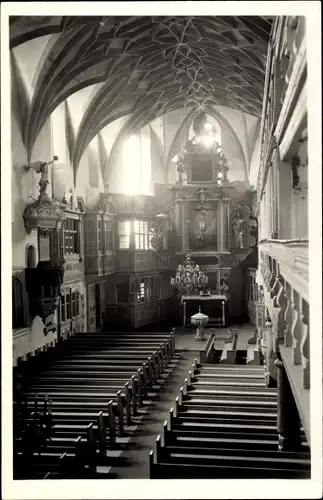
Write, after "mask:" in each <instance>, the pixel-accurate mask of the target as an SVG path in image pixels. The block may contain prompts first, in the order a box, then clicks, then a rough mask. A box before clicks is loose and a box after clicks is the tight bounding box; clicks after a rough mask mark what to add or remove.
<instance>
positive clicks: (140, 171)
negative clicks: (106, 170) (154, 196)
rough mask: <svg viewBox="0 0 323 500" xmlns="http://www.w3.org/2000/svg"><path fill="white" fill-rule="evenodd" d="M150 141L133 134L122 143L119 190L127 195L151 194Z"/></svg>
mask: <svg viewBox="0 0 323 500" xmlns="http://www.w3.org/2000/svg"><path fill="white" fill-rule="evenodd" d="M150 182H151V157H150V142H149V139H148V138H147V137H141V138H140V136H137V135H134V136H131V137H129V139H128V140H127V141H126V142H125V143H124V146H123V152H122V173H121V186H122V187H121V192H123V193H125V194H129V195H134V194H151V192H150V191H151V188H150Z"/></svg>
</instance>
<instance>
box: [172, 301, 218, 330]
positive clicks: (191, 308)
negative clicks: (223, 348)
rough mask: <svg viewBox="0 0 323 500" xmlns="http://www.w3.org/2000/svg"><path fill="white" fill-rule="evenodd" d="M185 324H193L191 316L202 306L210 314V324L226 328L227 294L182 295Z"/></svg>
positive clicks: (202, 309)
mask: <svg viewBox="0 0 323 500" xmlns="http://www.w3.org/2000/svg"><path fill="white" fill-rule="evenodd" d="M181 303H182V313H183V325H184V326H192V323H191V316H193V315H194V314H195V313H196V311H198V310H199V307H200V308H201V312H202V313H203V314H206V315H207V316H209V321H208V326H213V327H214V326H219V327H222V328H225V327H226V325H227V297H226V295H212V294H210V295H182V299H181Z"/></svg>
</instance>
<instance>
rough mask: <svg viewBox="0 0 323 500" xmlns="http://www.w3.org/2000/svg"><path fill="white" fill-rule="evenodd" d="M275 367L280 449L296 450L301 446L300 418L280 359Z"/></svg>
mask: <svg viewBox="0 0 323 500" xmlns="http://www.w3.org/2000/svg"><path fill="white" fill-rule="evenodd" d="M275 365H276V368H277V431H278V439H279V444H278V449H279V450H280V451H297V450H299V449H300V447H301V434H300V419H299V415H298V411H297V407H296V403H295V400H294V396H293V393H292V390H291V387H290V384H289V381H288V377H287V374H286V370H285V367H284V364H283V362H282V361H281V359H279V358H277V359H276V361H275Z"/></svg>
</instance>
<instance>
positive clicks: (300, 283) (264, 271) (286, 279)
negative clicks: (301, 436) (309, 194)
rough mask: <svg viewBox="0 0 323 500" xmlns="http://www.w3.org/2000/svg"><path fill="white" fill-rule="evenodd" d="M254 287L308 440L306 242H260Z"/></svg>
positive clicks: (308, 353) (308, 369)
mask: <svg viewBox="0 0 323 500" xmlns="http://www.w3.org/2000/svg"><path fill="white" fill-rule="evenodd" d="M257 283H258V285H259V286H261V287H263V295H264V302H265V305H266V308H267V310H268V312H269V315H270V319H271V321H272V332H273V335H274V336H275V337H276V338H277V340H278V344H279V349H280V353H281V356H282V359H283V361H284V365H285V369H286V372H287V374H288V377H289V380H290V385H291V388H292V390H293V393H294V397H295V401H296V404H297V406H298V410H299V414H300V417H301V419H302V422H303V426H304V429H305V432H306V434H307V438H308V439H309V436H310V414H309V405H310V403H309V390H308V389H309V388H310V347H309V343H310V336H309V335H310V331H309V304H308V240H301V239H300V240H262V241H260V242H259V267H258V272H257Z"/></svg>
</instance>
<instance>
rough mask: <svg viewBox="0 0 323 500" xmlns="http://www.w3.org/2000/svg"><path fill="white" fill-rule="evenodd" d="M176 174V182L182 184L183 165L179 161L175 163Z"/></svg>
mask: <svg viewBox="0 0 323 500" xmlns="http://www.w3.org/2000/svg"><path fill="white" fill-rule="evenodd" d="M176 171H177V174H178V182H180V183H182V182H183V174H184V172H185V169H184V165H183V163H182V161H181V160H178V162H177V168H176Z"/></svg>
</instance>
